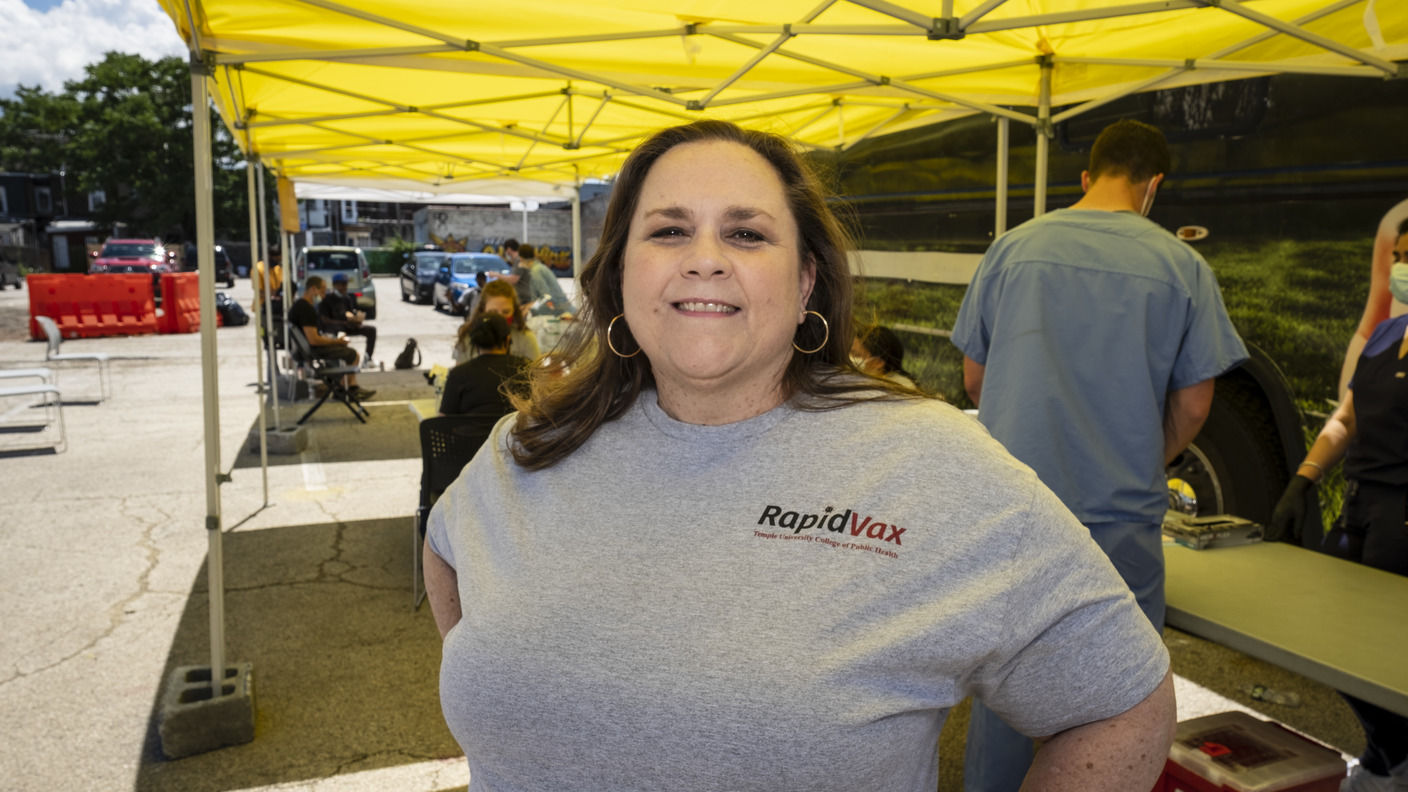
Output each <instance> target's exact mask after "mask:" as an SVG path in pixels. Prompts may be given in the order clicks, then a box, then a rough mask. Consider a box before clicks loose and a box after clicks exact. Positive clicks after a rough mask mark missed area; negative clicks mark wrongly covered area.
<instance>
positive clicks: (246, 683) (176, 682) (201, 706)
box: [157, 663, 254, 759]
mask: <svg viewBox="0 0 1408 792" xmlns="http://www.w3.org/2000/svg"><path fill="white" fill-rule="evenodd" d="M210 693H211V691H210V667H209V666H179V667H177V668H176V669H175V670H174V671H172V672H171V676H170V677H169V678H167V681H166V692H165V693H164V694H163V696H162V699H161V712H160V714H159V716H158V723H157V732H158V733H159V734H160V735H161V751H162V753H164V754H166V756H167V757H168V758H171V759H180V758H181V757H183V756H191V755H193V754H198V753H205V752H206V751H213V750H215V749H216V748H224V747H225V746H228V745H241V744H243V743H247V742H250V741H252V740H253V739H254V664H253V663H240V664H239V665H232V666H226V667H225V674H224V677H223V681H222V684H221V685H220V693H221V695H219V696H218V697H213V698H212V697H211V695H210Z"/></svg>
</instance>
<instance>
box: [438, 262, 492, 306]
mask: <svg viewBox="0 0 1408 792" xmlns="http://www.w3.org/2000/svg"><path fill="white" fill-rule="evenodd" d="M480 272H483V273H485V274H488V273H491V272H495V273H502V274H505V275H507V274H508V272H509V266H508V262H506V261H504V260H503V259H501V258H499V257H498V256H496V255H494V254H493V253H454V254H451V255H450V258H449V260H448V261H446V262H444V263H442V264H441V265H440V270H439V273H438V274H437V275H436V277H435V290H434V292H433V297H432V300H433V301H434V303H435V310H437V311H438V310H440V309H441V307H444V308H445V309H446V310H448V311H449V312H450V313H453V314H461V313H464V312H465V310H466V309H467V308H468V306H466V305H463V304H462V302H461V300H460V298H461V297H463V296H464V293H465V292H467V291H469V290H470V289H473V288H474V287H475V281H474V276H475V275H476V274H477V273H480Z"/></svg>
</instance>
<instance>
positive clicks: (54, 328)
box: [34, 316, 112, 401]
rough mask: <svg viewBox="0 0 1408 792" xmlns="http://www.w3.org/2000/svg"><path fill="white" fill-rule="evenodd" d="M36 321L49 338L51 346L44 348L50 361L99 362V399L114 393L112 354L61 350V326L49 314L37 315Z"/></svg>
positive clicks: (45, 355)
mask: <svg viewBox="0 0 1408 792" xmlns="http://www.w3.org/2000/svg"><path fill="white" fill-rule="evenodd" d="M34 321H36V322H38V323H39V327H40V328H42V329H43V330H44V336H45V338H47V339H48V340H49V346H48V348H47V349H45V350H44V359H45V360H46V361H50V362H64V361H70V362H78V361H85V360H87V361H94V362H96V363H97V364H98V388H99V392H100V394H101V397H100V398H99V401H102V400H103V399H106V398H108V397H109V396H111V395H112V385H111V377H110V375H109V373H108V361H109V360H110V359H111V356H109V355H106V354H103V353H102V352H64V353H60V352H59V344H61V343H63V340H64V338H63V334H62V333H60V332H59V326H58V324H57V323H55V322H54V320H53V319H51V318H49V317H47V316H36V317H34Z"/></svg>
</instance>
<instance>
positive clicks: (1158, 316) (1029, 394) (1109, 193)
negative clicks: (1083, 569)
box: [953, 120, 1247, 792]
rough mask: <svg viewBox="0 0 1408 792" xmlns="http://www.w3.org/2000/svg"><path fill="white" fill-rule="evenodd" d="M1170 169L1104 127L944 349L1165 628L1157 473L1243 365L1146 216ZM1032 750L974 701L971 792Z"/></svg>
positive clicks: (991, 257) (1129, 125)
mask: <svg viewBox="0 0 1408 792" xmlns="http://www.w3.org/2000/svg"><path fill="white" fill-rule="evenodd" d="M1168 170H1169V153H1168V146H1167V143H1166V142H1165V140H1164V136H1163V134H1162V133H1161V132H1159V130H1157V129H1155V128H1154V127H1152V126H1150V125H1148V124H1144V123H1141V122H1138V121H1132V120H1123V121H1118V122H1116V123H1114V124H1112V125H1110V126H1109V127H1107V128H1106V129H1105V130H1104V131H1103V132H1101V133H1100V136H1099V137H1098V138H1097V139H1096V141H1095V144H1094V146H1093V147H1092V148H1091V152H1090V166H1089V169H1088V170H1086V171H1085V172H1084V173H1082V174H1081V186H1082V188H1083V189H1084V190H1085V195H1084V196H1083V197H1082V198H1081V199H1080V200H1079V201H1078V202H1076V203H1075V204H1074V205H1072V206H1071V207H1070V208H1068V209H1060V210H1057V211H1055V212H1051V213H1049V214H1046V215H1042V216H1040V217H1037V218H1035V219H1033V220H1031V221H1028V222H1026V223H1024V224H1022V225H1021V226H1019V227H1017V228H1015V229H1013V230H1012V231H1010V232H1009V233H1007V234H1006V235H1004V236H1002V237H1001V238H1000V239H998V240H997V241H996V242H994V243H993V245H992V247H991V248H989V249H988V252H987V254H986V255H985V256H984V257H983V261H982V263H981V264H980V265H979V266H978V270H977V272H976V273H975V274H974V276H973V281H972V283H971V284H970V285H969V286H968V291H967V293H966V295H965V296H964V299H963V306H962V308H960V310H959V314H958V320H957V322H956V323H955V326H954V330H953V343H954V344H955V345H956V346H957V347H958V348H959V349H960V350H962V352H963V354H964V361H963V366H964V387H965V389H966V390H967V391H968V395H969V397H970V398H972V400H973V403H974V404H976V405H978V419H979V420H980V421H982V423H983V424H984V425H985V426H987V428H988V430H989V431H990V432H991V433H992V435H993V437H995V438H997V439H998V440H999V441H1001V442H1002V443H1003V444H1004V445H1005V446H1006V447H1007V449H1008V450H1009V451H1011V452H1012V454H1013V455H1014V456H1016V457H1017V458H1018V459H1020V460H1021V461H1023V462H1025V463H1026V464H1028V465H1030V466H1031V467H1032V469H1033V470H1035V471H1036V473H1037V475H1038V476H1040V477H1041V480H1042V482H1043V483H1045V484H1046V485H1047V486H1048V487H1050V488H1051V489H1052V491H1054V492H1055V493H1056V494H1057V495H1058V496H1059V497H1060V498H1061V501H1062V502H1063V503H1064V504H1065V505H1066V507H1067V508H1069V509H1070V510H1071V511H1072V512H1073V513H1075V515H1076V517H1077V518H1079V519H1080V521H1081V522H1082V523H1084V524H1085V526H1086V527H1087V528H1089V529H1090V533H1091V536H1092V538H1093V539H1094V540H1095V542H1096V543H1097V544H1099V545H1100V547H1101V548H1102V549H1103V550H1104V551H1105V553H1106V555H1108V556H1109V557H1110V560H1111V561H1112V562H1113V563H1114V566H1115V569H1116V570H1118V571H1119V573H1120V575H1121V576H1122V577H1123V578H1124V580H1125V582H1126V583H1127V584H1129V587H1130V589H1131V590H1132V591H1133V592H1134V595H1135V598H1136V599H1137V600H1138V602H1139V605H1140V607H1141V608H1142V609H1143V610H1144V613H1145V614H1146V615H1147V616H1148V617H1149V620H1150V621H1151V622H1153V624H1154V626H1155V627H1156V628H1158V629H1160V630H1162V629H1163V621H1164V591H1163V586H1164V564H1163V549H1162V546H1161V537H1160V530H1161V529H1160V527H1161V525H1162V522H1163V515H1164V512H1165V510H1166V509H1167V504H1168V488H1167V484H1166V482H1165V480H1164V468H1165V466H1166V465H1167V464H1168V462H1170V461H1172V460H1173V459H1174V458H1175V457H1176V456H1177V455H1178V454H1179V453H1180V452H1182V450H1183V449H1184V448H1185V447H1186V446H1187V445H1188V443H1189V442H1191V441H1192V439H1193V437H1194V436H1195V435H1196V434H1197V433H1198V430H1199V429H1200V428H1201V427H1202V425H1203V422H1204V421H1205V420H1206V419H1207V414H1208V411H1209V410H1210V409H1211V404H1212V395H1213V379H1214V378H1215V377H1217V376H1218V375H1219V374H1222V373H1224V372H1226V371H1228V370H1230V369H1232V368H1234V367H1235V366H1237V365H1239V364H1241V363H1242V361H1244V360H1246V358H1247V351H1246V347H1245V346H1244V345H1243V344H1242V341H1241V339H1240V338H1239V337H1238V336H1237V332H1236V330H1234V329H1233V327H1232V323H1231V321H1230V320H1229V319H1228V316H1227V311H1226V309H1225V308H1224V306H1223V304H1222V295H1221V293H1220V292H1219V291H1218V288H1217V281H1216V279H1215V278H1214V277H1213V274H1212V271H1211V270H1210V269H1209V268H1208V265H1207V263H1206V262H1205V261H1203V259H1202V257H1201V256H1199V255H1198V254H1197V253H1196V252H1195V251H1194V250H1193V249H1192V248H1191V247H1189V246H1188V245H1187V243H1185V242H1182V241H1180V240H1178V239H1176V238H1175V237H1174V236H1173V234H1170V233H1169V232H1168V231H1166V230H1164V229H1163V228H1161V227H1160V226H1158V225H1156V224H1155V223H1153V222H1152V221H1150V220H1148V219H1147V218H1146V215H1147V214H1148V212H1149V208H1150V207H1151V206H1152V204H1153V201H1154V194H1155V192H1156V191H1157V190H1158V187H1159V184H1160V183H1161V182H1162V181H1163V178H1164V174H1165V173H1167V172H1168ZM1032 751H1033V745H1032V742H1031V740H1030V739H1028V737H1027V736H1024V735H1022V734H1019V733H1018V732H1016V731H1015V730H1013V729H1012V728H1010V727H1009V726H1007V724H1005V723H1003V722H1002V720H1001V719H1000V718H999V717H998V716H997V715H995V714H993V713H992V712H991V711H990V710H988V709H987V707H985V706H984V705H983V704H982V702H980V701H974V703H973V714H972V717H971V720H970V723H969V729H968V746H967V752H966V755H965V761H964V788H965V790H969V792H1009V791H1010V792H1016V790H1017V789H1018V788H1019V787H1020V786H1021V782H1022V777H1023V775H1024V774H1025V773H1026V770H1027V767H1028V766H1029V765H1030V763H1031V758H1032Z"/></svg>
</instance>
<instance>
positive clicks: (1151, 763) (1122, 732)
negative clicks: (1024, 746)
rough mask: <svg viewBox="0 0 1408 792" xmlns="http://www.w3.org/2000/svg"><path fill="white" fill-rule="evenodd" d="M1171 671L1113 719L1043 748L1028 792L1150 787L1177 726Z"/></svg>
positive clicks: (1026, 785)
mask: <svg viewBox="0 0 1408 792" xmlns="http://www.w3.org/2000/svg"><path fill="white" fill-rule="evenodd" d="M1177 725H1178V721H1177V707H1176V706H1175V703H1174V698H1173V673H1172V672H1169V673H1168V674H1166V675H1165V676H1164V681H1163V682H1160V683H1159V686H1158V687H1157V688H1154V692H1153V693H1150V694H1149V695H1148V696H1146V697H1145V698H1144V700H1143V701H1141V702H1139V703H1138V704H1135V705H1134V706H1133V707H1132V708H1130V709H1129V710H1127V711H1125V712H1122V713H1120V714H1119V715H1115V716H1114V717H1111V718H1106V719H1104V720H1098V721H1095V722H1094V723H1087V724H1085V725H1083V726H1077V727H1075V728H1073V729H1067V730H1066V731H1063V732H1061V733H1060V734H1057V735H1055V736H1054V737H1051V738H1050V739H1048V740H1046V742H1045V743H1043V744H1042V746H1041V748H1040V750H1038V751H1037V753H1036V758H1035V759H1034V760H1033V761H1032V767H1031V770H1030V771H1029V772H1028V773H1027V778H1026V781H1024V782H1023V783H1022V789H1023V790H1026V791H1027V792H1036V790H1041V792H1130V791H1131V790H1144V789H1152V788H1153V786H1154V782H1155V781H1156V780H1158V777H1159V773H1160V772H1161V771H1162V770H1163V766H1164V760H1165V759H1166V758H1167V757H1168V749H1169V746H1170V745H1172V744H1173V732H1174V729H1175V728H1176V727H1177Z"/></svg>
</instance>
